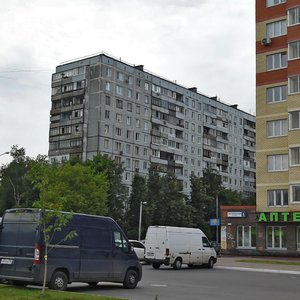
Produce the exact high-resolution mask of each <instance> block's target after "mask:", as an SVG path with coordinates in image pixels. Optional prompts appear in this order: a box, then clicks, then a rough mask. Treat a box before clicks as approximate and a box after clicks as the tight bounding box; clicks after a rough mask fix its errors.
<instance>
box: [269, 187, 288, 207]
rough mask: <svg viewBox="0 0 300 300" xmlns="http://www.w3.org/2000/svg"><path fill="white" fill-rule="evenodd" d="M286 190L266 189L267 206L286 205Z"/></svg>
mask: <svg viewBox="0 0 300 300" xmlns="http://www.w3.org/2000/svg"><path fill="white" fill-rule="evenodd" d="M287 205H288V190H287V189H286V190H268V206H287Z"/></svg>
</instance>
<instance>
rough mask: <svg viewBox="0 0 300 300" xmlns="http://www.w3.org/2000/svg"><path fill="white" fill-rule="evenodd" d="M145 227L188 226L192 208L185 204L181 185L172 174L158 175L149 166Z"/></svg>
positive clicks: (154, 168)
mask: <svg viewBox="0 0 300 300" xmlns="http://www.w3.org/2000/svg"><path fill="white" fill-rule="evenodd" d="M147 186H148V195H147V205H146V207H145V211H146V212H145V219H146V220H145V228H147V227H148V226H149V225H169V226H189V225H190V224H191V221H192V208H191V207H190V206H189V205H188V204H186V201H185V195H184V194H183V193H182V186H181V184H180V182H179V181H178V180H177V178H176V177H175V175H174V174H171V173H167V174H165V175H163V176H162V175H160V173H159V172H158V170H157V169H156V167H155V166H153V165H152V166H151V167H150V170H149V176H148V181H147Z"/></svg>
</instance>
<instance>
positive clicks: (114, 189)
mask: <svg viewBox="0 0 300 300" xmlns="http://www.w3.org/2000/svg"><path fill="white" fill-rule="evenodd" d="M86 165H87V166H90V167H91V168H92V169H93V170H94V172H95V174H98V175H100V174H105V175H106V177H107V183H108V188H107V202H106V203H107V209H108V215H109V216H111V217H112V218H114V219H115V220H116V221H117V222H118V223H119V224H122V225H124V213H125V204H126V202H127V197H128V190H127V188H126V186H125V185H124V183H123V181H122V173H123V168H122V166H121V165H120V164H118V163H117V162H116V161H114V160H112V159H110V158H108V157H106V156H104V155H96V156H94V157H93V159H92V160H89V161H87V162H86Z"/></svg>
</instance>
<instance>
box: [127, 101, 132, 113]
mask: <svg viewBox="0 0 300 300" xmlns="http://www.w3.org/2000/svg"><path fill="white" fill-rule="evenodd" d="M127 111H132V104H131V103H129V102H128V103H127Z"/></svg>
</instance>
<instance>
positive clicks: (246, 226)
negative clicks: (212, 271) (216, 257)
mask: <svg viewBox="0 0 300 300" xmlns="http://www.w3.org/2000/svg"><path fill="white" fill-rule="evenodd" d="M220 216H221V230H220V231H221V251H222V253H227V254H239V255H257V254H258V252H257V251H256V228H257V226H256V224H257V214H256V206H255V205H234V206H232V205H221V206H220Z"/></svg>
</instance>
